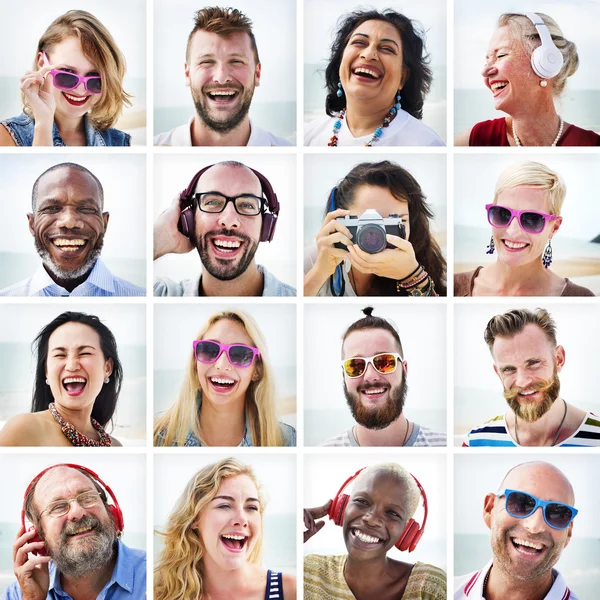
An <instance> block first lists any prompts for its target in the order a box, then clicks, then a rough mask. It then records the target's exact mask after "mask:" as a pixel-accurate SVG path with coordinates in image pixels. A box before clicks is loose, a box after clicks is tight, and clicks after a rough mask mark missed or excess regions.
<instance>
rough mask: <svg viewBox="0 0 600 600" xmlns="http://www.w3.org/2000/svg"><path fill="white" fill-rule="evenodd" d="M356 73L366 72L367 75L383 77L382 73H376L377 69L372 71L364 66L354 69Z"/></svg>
mask: <svg viewBox="0 0 600 600" xmlns="http://www.w3.org/2000/svg"><path fill="white" fill-rule="evenodd" d="M354 73H355V74H360V73H366V74H367V75H371V76H372V77H375V79H379V78H380V77H381V75H379V73H376V72H375V71H371V69H365V68H364V67H357V68H356V69H354Z"/></svg>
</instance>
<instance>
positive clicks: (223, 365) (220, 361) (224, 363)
mask: <svg viewBox="0 0 600 600" xmlns="http://www.w3.org/2000/svg"><path fill="white" fill-rule="evenodd" d="M215 364H216V367H217V369H219V370H221V371H225V370H227V371H229V370H230V369H231V364H230V363H229V358H228V357H227V352H225V350H223V352H221V356H219V358H217V362H216V363H215Z"/></svg>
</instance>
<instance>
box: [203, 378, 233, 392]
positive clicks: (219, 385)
mask: <svg viewBox="0 0 600 600" xmlns="http://www.w3.org/2000/svg"><path fill="white" fill-rule="evenodd" d="M208 381H209V382H210V385H211V387H212V388H213V389H214V390H215V391H217V392H219V393H221V394H226V393H227V392H229V391H230V390H232V389H233V387H234V386H235V384H236V383H237V382H236V381H235V380H234V379H232V378H231V377H226V376H224V375H219V376H217V375H213V376H212V377H209V378H208Z"/></svg>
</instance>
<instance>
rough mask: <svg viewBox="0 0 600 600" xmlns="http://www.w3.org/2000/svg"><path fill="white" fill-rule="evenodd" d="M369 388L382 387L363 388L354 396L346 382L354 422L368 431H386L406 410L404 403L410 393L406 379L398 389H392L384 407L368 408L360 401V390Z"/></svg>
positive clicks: (345, 391) (345, 393) (347, 399)
mask: <svg viewBox="0 0 600 600" xmlns="http://www.w3.org/2000/svg"><path fill="white" fill-rule="evenodd" d="M369 387H381V386H380V385H379V386H378V385H371V386H361V387H360V388H359V389H358V391H357V393H356V394H354V393H352V392H349V391H348V388H347V386H346V382H345V381H344V395H345V396H346V402H347V403H348V407H349V408H350V411H351V413H352V417H353V418H354V420H355V421H356V422H357V423H358V424H359V425H362V426H363V427H366V428H367V429H374V430H379V429H385V428H386V427H387V426H388V425H391V424H392V423H393V422H394V421H396V420H397V419H398V418H399V417H400V415H401V414H402V411H403V410H404V402H405V400H406V394H407V392H408V384H407V383H406V378H403V379H402V382H401V383H400V384H399V385H397V386H396V387H392V388H390V390H389V392H388V398H387V400H386V402H385V404H384V405H383V406H380V407H379V408H367V407H365V405H364V404H363V403H362V401H361V399H360V390H361V389H367V388H369Z"/></svg>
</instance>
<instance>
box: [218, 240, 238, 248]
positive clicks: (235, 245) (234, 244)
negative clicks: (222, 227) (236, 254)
mask: <svg viewBox="0 0 600 600" xmlns="http://www.w3.org/2000/svg"><path fill="white" fill-rule="evenodd" d="M215 246H218V247H219V248H239V247H240V246H241V243H240V242H234V241H222V240H215Z"/></svg>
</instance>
